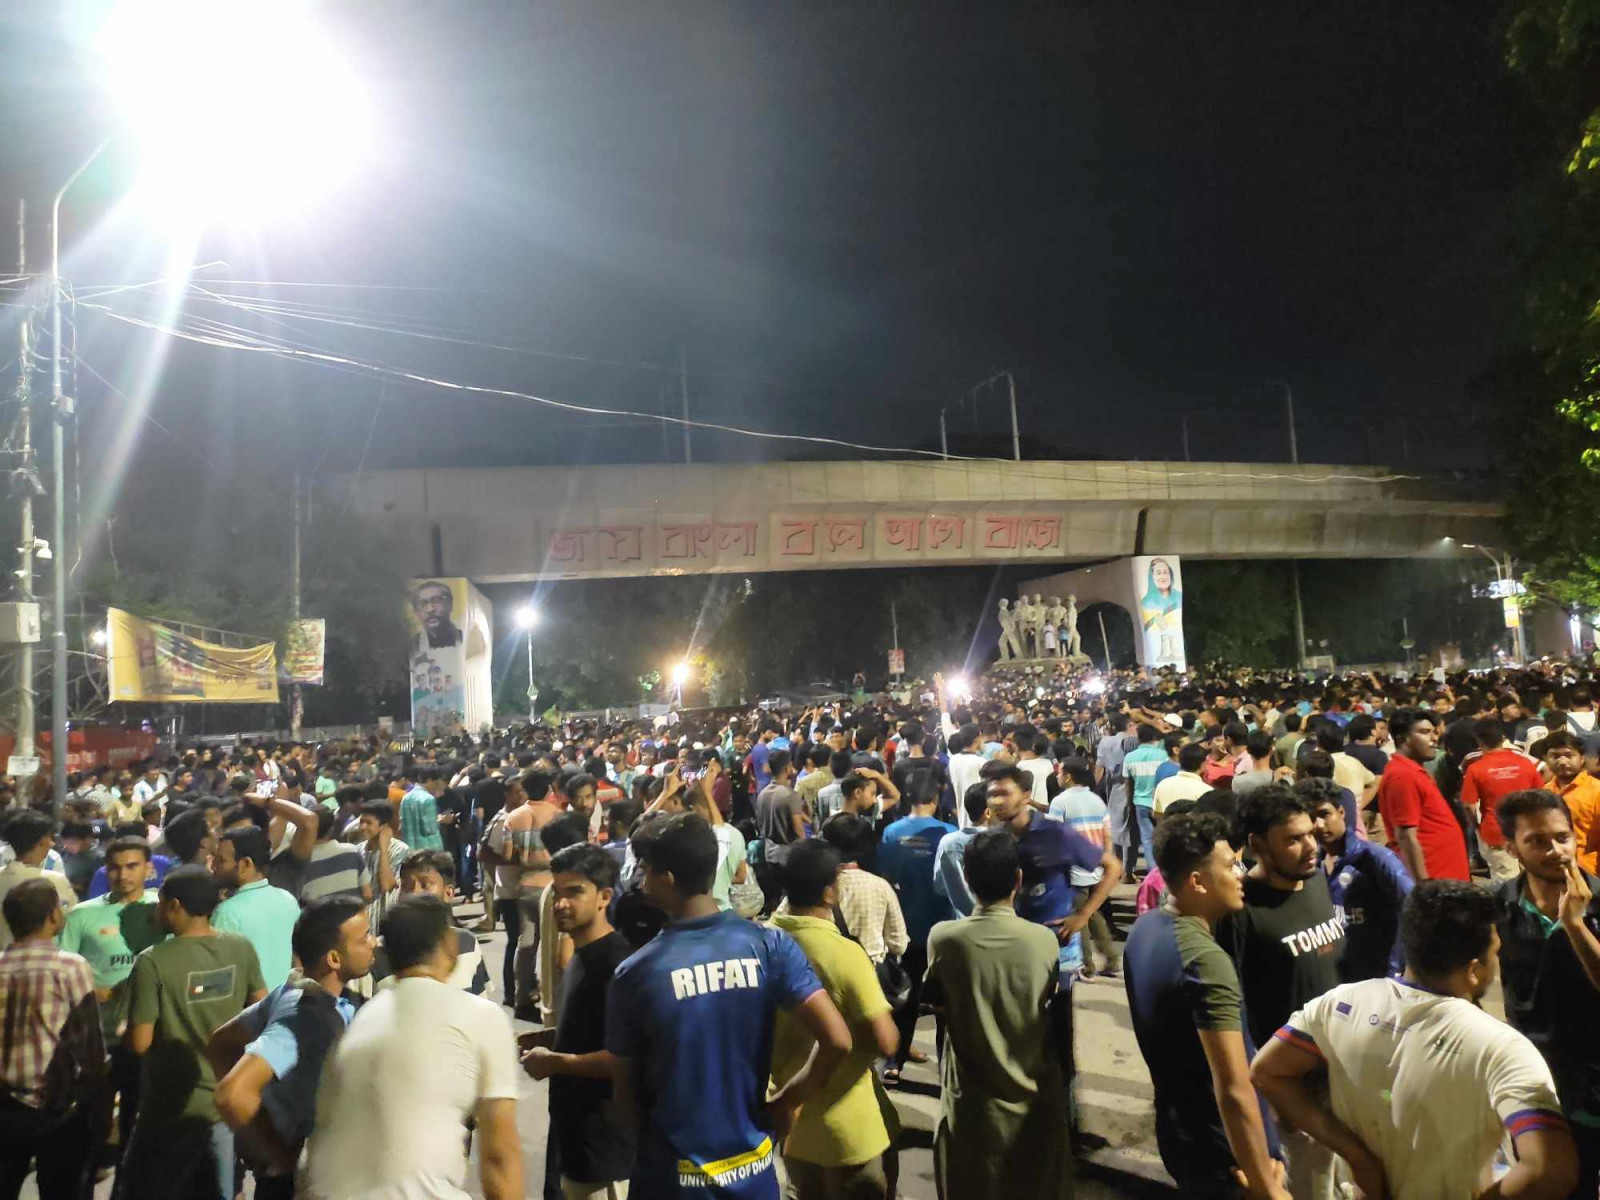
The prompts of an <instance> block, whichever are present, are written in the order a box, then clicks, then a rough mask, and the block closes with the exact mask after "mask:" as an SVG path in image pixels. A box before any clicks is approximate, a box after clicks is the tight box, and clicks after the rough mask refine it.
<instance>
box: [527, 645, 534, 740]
mask: <svg viewBox="0 0 1600 1200" xmlns="http://www.w3.org/2000/svg"><path fill="white" fill-rule="evenodd" d="M533 697H534V690H533V626H532V625H529V626H528V724H529V725H532V724H533V723H534V722H533V718H534V716H535V713H534V708H533V706H534V699H533Z"/></svg>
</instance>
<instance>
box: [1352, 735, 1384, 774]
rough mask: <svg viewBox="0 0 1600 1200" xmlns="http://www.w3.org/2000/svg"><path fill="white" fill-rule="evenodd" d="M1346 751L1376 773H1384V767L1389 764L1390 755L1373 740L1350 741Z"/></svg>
mask: <svg viewBox="0 0 1600 1200" xmlns="http://www.w3.org/2000/svg"><path fill="white" fill-rule="evenodd" d="M1344 752H1345V753H1346V754H1348V755H1349V756H1350V757H1351V758H1353V759H1355V760H1356V761H1357V762H1358V763H1360V764H1361V765H1362V766H1363V767H1365V768H1366V769H1367V770H1369V771H1371V772H1372V773H1373V774H1374V775H1382V774H1383V769H1384V768H1385V767H1387V766H1388V765H1389V756H1388V755H1387V754H1385V753H1384V752H1383V751H1382V750H1379V749H1378V748H1377V747H1376V746H1374V745H1373V744H1372V743H1371V742H1350V743H1349V744H1347V745H1346V746H1345V748H1344Z"/></svg>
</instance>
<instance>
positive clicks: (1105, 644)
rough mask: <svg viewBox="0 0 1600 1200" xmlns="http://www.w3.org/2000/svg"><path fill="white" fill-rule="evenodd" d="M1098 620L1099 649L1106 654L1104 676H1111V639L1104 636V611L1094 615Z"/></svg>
mask: <svg viewBox="0 0 1600 1200" xmlns="http://www.w3.org/2000/svg"><path fill="white" fill-rule="evenodd" d="M1095 616H1097V617H1099V618H1100V648H1101V649H1102V650H1104V651H1105V653H1106V674H1107V675H1109V674H1111V639H1110V638H1108V637H1107V636H1106V610H1105V609H1103V608H1102V609H1101V610H1100V611H1099V612H1097V613H1095Z"/></svg>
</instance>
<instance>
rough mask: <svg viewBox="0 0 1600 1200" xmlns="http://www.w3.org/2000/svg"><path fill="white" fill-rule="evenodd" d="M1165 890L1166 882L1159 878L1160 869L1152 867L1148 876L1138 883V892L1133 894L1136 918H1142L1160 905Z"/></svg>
mask: <svg viewBox="0 0 1600 1200" xmlns="http://www.w3.org/2000/svg"><path fill="white" fill-rule="evenodd" d="M1166 890H1167V881H1166V880H1165V879H1162V878H1161V868H1160V867H1152V868H1151V870H1150V874H1148V875H1146V876H1145V877H1144V878H1143V879H1141V880H1140V881H1139V890H1138V891H1137V892H1135V893H1134V897H1133V911H1134V913H1135V915H1137V916H1141V917H1142V916H1143V915H1144V914H1145V913H1147V912H1149V911H1150V910H1151V909H1152V908H1155V907H1156V906H1157V905H1158V904H1160V903H1161V897H1162V895H1163V894H1164V893H1165V892H1166Z"/></svg>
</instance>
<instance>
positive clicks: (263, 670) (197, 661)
mask: <svg viewBox="0 0 1600 1200" xmlns="http://www.w3.org/2000/svg"><path fill="white" fill-rule="evenodd" d="M106 634H107V637H106V659H107V671H108V675H109V682H110V685H111V698H112V699H113V700H127V701H137V702H154V703H158V704H171V703H184V702H188V703H193V704H200V703H205V704H276V703H277V702H278V662H277V659H278V652H277V647H276V646H275V645H274V644H273V643H272V642H262V643H260V644H259V645H255V646H245V647H235V646H219V645H217V644H215V643H214V642H202V641H201V640H200V639H198V638H193V637H189V636H188V635H187V634H183V633H179V632H178V631H177V630H176V629H171V628H169V627H168V626H166V625H159V624H157V623H156V622H154V621H146V620H144V619H143V618H142V617H136V616H134V615H133V614H132V613H128V612H123V611H122V610H121V609H120V608H113V609H109V610H108V611H107V612H106Z"/></svg>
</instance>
